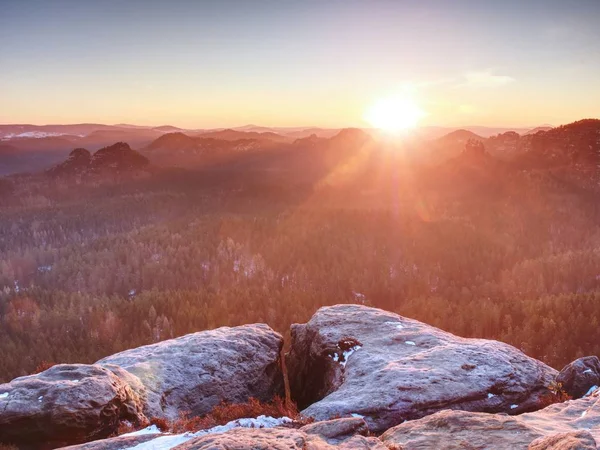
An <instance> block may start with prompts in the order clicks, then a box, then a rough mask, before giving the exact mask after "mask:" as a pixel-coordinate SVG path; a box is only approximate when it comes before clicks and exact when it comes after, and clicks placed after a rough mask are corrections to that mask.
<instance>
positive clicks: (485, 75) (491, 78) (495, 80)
mask: <svg viewBox="0 0 600 450" xmlns="http://www.w3.org/2000/svg"><path fill="white" fill-rule="evenodd" d="M464 76H465V82H464V83H462V84H460V85H459V86H471V87H481V88H495V87H500V86H505V85H507V84H510V83H513V82H515V81H516V80H515V79H514V78H513V77H509V76H508V75H495V74H494V73H493V72H492V71H491V70H484V71H480V72H467V73H465V75H464Z"/></svg>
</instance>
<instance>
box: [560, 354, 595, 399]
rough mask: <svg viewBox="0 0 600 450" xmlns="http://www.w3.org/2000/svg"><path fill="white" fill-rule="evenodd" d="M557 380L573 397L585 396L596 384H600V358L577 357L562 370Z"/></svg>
mask: <svg viewBox="0 0 600 450" xmlns="http://www.w3.org/2000/svg"><path fill="white" fill-rule="evenodd" d="M556 382H557V383H560V384H561V387H562V389H563V390H564V391H565V392H566V393H567V394H569V395H570V396H571V397H573V398H581V397H583V396H584V395H586V394H587V393H588V392H589V390H590V389H592V388H593V387H594V386H596V387H598V386H600V359H598V357H597V356H585V357H583V358H579V359H576V360H575V361H573V362H572V363H570V364H567V365H566V366H565V368H564V369H563V370H561V371H560V373H559V374H558V376H557V377H556Z"/></svg>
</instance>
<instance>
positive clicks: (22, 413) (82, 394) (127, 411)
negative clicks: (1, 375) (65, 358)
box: [0, 364, 145, 446]
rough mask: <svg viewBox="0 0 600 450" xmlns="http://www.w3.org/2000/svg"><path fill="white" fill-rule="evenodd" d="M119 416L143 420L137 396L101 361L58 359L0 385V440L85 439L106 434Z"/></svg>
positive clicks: (36, 442) (30, 442)
mask: <svg viewBox="0 0 600 450" xmlns="http://www.w3.org/2000/svg"><path fill="white" fill-rule="evenodd" d="M120 420H129V421H131V422H133V423H140V422H142V421H144V420H145V417H144V415H143V413H142V401H141V400H140V398H139V396H138V394H136V393H135V392H134V391H133V390H132V389H131V388H130V386H129V385H128V384H127V383H126V382H125V381H123V380H122V379H120V378H119V377H118V376H116V375H115V374H114V373H113V372H112V371H110V370H109V369H107V368H104V367H101V366H95V365H83V364H61V365H57V366H54V367H51V368H50V369H48V370H46V371H44V372H42V373H40V374H37V375H30V376H26V377H21V378H16V379H14V380H13V381H11V382H10V383H6V384H0V442H10V443H16V444H19V445H33V446H35V445H41V444H48V445H50V444H52V445H58V444H68V443H77V442H84V441H86V440H91V439H98V438H103V437H107V436H109V435H110V434H111V433H113V432H115V431H116V430H117V428H118V424H119V421H120Z"/></svg>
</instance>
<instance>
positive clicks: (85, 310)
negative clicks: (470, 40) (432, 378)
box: [0, 145, 600, 381]
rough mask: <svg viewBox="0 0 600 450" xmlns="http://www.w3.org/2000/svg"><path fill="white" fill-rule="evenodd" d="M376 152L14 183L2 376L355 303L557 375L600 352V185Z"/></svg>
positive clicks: (4, 246)
mask: <svg viewBox="0 0 600 450" xmlns="http://www.w3.org/2000/svg"><path fill="white" fill-rule="evenodd" d="M360 148H361V149H363V150H364V148H365V146H364V145H361V146H360ZM363 150H361V151H358V152H349V153H347V154H346V153H343V152H342V153H340V152H337V153H331V154H330V155H329V156H327V157H324V158H323V159H322V160H319V163H317V162H314V161H313V162H312V163H311V164H313V165H318V164H321V163H322V165H320V166H319V167H318V169H319V170H317V169H316V168H315V167H312V166H311V167H309V166H310V164H309V166H302V167H301V168H298V167H297V165H296V164H295V162H294V161H295V160H294V159H290V161H291V162H290V163H289V167H287V169H286V168H284V169H281V170H280V171H274V170H271V165H270V164H271V163H269V168H268V170H267V169H265V170H259V168H257V166H256V164H258V163H256V161H257V160H252V161H251V162H248V161H250V160H248V161H247V162H245V163H244V164H246V165H245V166H244V165H243V164H240V162H239V161H237V162H236V164H231V166H219V167H204V168H197V169H189V170H185V169H175V168H173V169H164V170H160V171H155V172H153V173H151V174H149V175H148V176H147V177H138V178H131V179H122V180H120V181H118V182H115V181H114V180H111V182H107V183H102V182H96V181H94V182H92V181H89V182H86V181H84V182H81V181H80V180H78V181H77V182H73V181H72V180H66V179H55V178H50V177H47V176H45V175H18V176H11V177H7V178H5V179H0V354H1V355H2V358H0V381H7V380H9V379H11V378H13V377H16V376H20V375H25V374H28V373H32V372H34V371H35V370H36V368H37V367H39V366H40V364H48V363H63V362H81V363H90V362H93V361H96V360H98V359H99V358H101V357H103V356H106V355H109V354H112V353H115V352H118V351H120V350H123V349H126V348H131V347H135V346H139V345H143V344H148V343H152V342H157V341H160V340H163V339H168V338H171V337H175V336H180V335H183V334H186V333H190V332H194V331H199V330H204V329H209V328H214V327H219V326H225V325H229V326H231V325H239V324H243V323H254V322H266V323H268V324H269V325H270V326H272V327H273V328H274V329H275V330H277V331H279V332H280V333H282V334H284V335H287V333H288V330H289V326H290V324H291V323H294V322H303V321H306V320H307V319H308V318H309V317H310V316H311V315H312V314H313V313H314V312H315V311H316V309H318V308H319V307H320V306H324V305H331V304H336V303H363V304H365V305H370V306H375V307H381V308H384V309H386V310H390V311H394V312H396V313H398V314H401V315H404V316H407V317H411V318H415V319H418V320H421V321H424V322H427V323H429V324H432V325H435V326H438V327H440V328H442V329H444V330H447V331H450V332H452V333H455V334H457V335H460V336H465V337H480V338H490V339H498V340H501V341H504V342H507V343H510V344H512V345H514V346H516V347H518V348H520V349H522V350H523V351H524V352H525V353H526V354H528V355H530V356H533V357H535V358H539V359H541V360H542V361H544V362H546V363H547V364H549V365H551V366H553V367H555V368H558V369H560V368H562V366H563V365H565V364H566V363H568V362H570V361H572V360H573V359H575V358H577V357H580V356H583V355H588V354H600V339H598V329H599V328H598V325H599V321H600V201H599V200H600V196H599V194H598V192H597V190H594V189H587V188H586V187H585V186H583V185H578V184H574V183H573V182H572V181H571V180H570V179H567V178H564V177H563V178H561V177H560V176H559V174H558V172H555V171H551V170H547V169H543V168H536V167H533V168H532V167H531V165H530V166H528V167H525V168H524V167H522V166H515V165H510V164H508V163H506V162H502V161H499V160H496V159H495V158H493V157H491V156H490V155H488V154H487V153H485V151H484V149H481V152H480V153H477V154H468V153H463V154H462V155H460V156H459V157H458V158H456V159H453V160H451V161H448V162H445V163H443V164H438V165H433V166H432V165H419V164H416V163H413V162H407V161H404V160H403V158H401V157H399V156H397V155H396V156H394V155H392V156H390V155H386V156H381V155H379V156H377V157H374V156H373V154H372V153H369V157H368V158H366V157H365V155H364V154H363ZM368 151H369V152H373V150H372V149H369V150H368ZM260 164H262V163H260ZM249 165H251V166H249ZM249 167H250V168H249ZM279 167H280V168H281V165H280V166H279ZM311 168H312V169H314V170H310V169H311ZM286 170H288V171H289V172H286Z"/></svg>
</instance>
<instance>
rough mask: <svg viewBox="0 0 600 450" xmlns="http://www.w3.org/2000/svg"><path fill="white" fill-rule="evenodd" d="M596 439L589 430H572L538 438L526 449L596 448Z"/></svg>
mask: <svg viewBox="0 0 600 450" xmlns="http://www.w3.org/2000/svg"><path fill="white" fill-rule="evenodd" d="M596 448H597V447H596V441H595V439H594V437H593V436H592V435H591V434H590V433H589V431H584V430H580V431H572V432H570V433H559V434H555V435H553V436H549V437H545V438H538V439H536V440H535V441H533V442H532V443H531V444H530V445H529V449H528V450H596Z"/></svg>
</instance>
